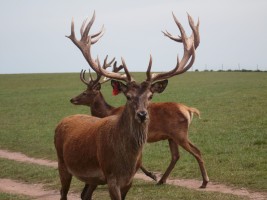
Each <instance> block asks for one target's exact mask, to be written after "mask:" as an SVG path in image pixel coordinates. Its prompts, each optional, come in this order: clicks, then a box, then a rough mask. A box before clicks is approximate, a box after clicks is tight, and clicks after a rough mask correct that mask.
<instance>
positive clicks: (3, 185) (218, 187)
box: [0, 150, 267, 200]
mask: <svg viewBox="0 0 267 200" xmlns="http://www.w3.org/2000/svg"><path fill="white" fill-rule="evenodd" d="M0 157H2V158H6V159H10V160H15V161H19V162H27V163H33V164H37V165H44V166H48V167H53V168H56V167H57V162H54V161H50V160H45V159H36V158H30V157H28V156H26V155H24V154H22V153H19V152H10V151H6V150H0ZM135 178H137V179H141V180H144V181H151V179H150V178H148V177H147V176H145V175H144V174H141V173H137V174H136V175H135ZM167 184H170V185H176V186H180V187H185V188H189V189H194V190H199V191H210V192H220V193H225V194H233V195H237V196H247V197H249V198H250V199H255V200H265V199H267V194H266V193H262V192H251V191H248V190H247V189H245V188H241V189H239V188H233V187H229V186H226V185H223V184H219V183H213V182H209V184H208V186H207V188H206V189H199V186H200V184H201V181H198V180H193V179H169V180H167ZM0 191H3V192H9V193H14V194H24V195H27V196H32V197H36V198H37V199H42V200H50V199H51V200H52V199H58V198H59V192H58V191H51V190H45V189H44V188H43V187H42V185H41V184H25V183H20V182H17V181H14V180H10V179H0ZM77 198H78V195H74V194H71V196H70V199H77Z"/></svg>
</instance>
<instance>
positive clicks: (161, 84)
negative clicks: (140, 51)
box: [68, 13, 200, 123]
mask: <svg viewBox="0 0 267 200" xmlns="http://www.w3.org/2000/svg"><path fill="white" fill-rule="evenodd" d="M173 18H174V21H175V23H176V25H177V26H178V28H179V30H180V32H181V36H178V37H174V36H173V35H171V34H170V33H169V32H167V31H166V32H163V33H164V35H165V36H167V37H169V38H170V39H172V40H174V41H176V42H179V43H182V44H183V47H184V55H183V57H182V59H181V61H180V60H179V58H178V57H177V64H176V66H175V67H174V69H172V70H170V71H168V72H164V73H158V74H153V75H152V74H151V72H150V71H151V66H152V57H151V56H150V61H149V65H148V68H147V72H146V75H147V78H146V80H145V81H143V82H141V83H137V82H136V81H134V79H133V78H132V76H131V75H130V73H129V71H128V68H127V66H126V64H125V61H124V59H123V58H122V66H123V68H124V71H125V74H123V75H122V74H120V73H118V72H109V71H107V69H106V68H107V66H108V65H110V64H111V63H112V62H113V61H114V59H113V60H112V61H111V62H110V63H107V57H106V58H105V60H104V63H103V65H102V66H101V64H100V61H99V59H98V58H97V59H93V58H92V56H91V46H92V45H93V44H95V43H96V42H97V41H98V40H99V39H100V38H101V37H102V36H103V33H104V30H103V27H102V29H101V30H100V31H99V32H98V33H96V34H93V35H89V31H90V29H91V26H92V24H93V23H94V20H95V13H94V15H93V17H92V19H91V20H90V21H89V22H88V20H85V21H84V23H83V25H82V27H81V29H80V33H81V39H80V40H77V39H76V37H75V32H74V22H73V21H72V26H71V35H70V36H68V38H70V39H71V40H72V42H73V43H74V44H75V45H76V46H77V47H78V48H79V49H80V50H81V52H82V53H83V55H84V57H85V59H86V60H87V62H88V64H89V65H90V66H91V68H92V69H93V70H94V71H95V72H96V73H97V74H100V75H101V76H105V77H108V78H110V79H113V80H112V82H111V84H112V86H113V88H114V89H115V90H116V91H119V92H122V93H123V94H124V95H125V97H126V99H127V103H126V109H129V110H130V112H132V116H135V119H136V120H137V121H138V122H139V123H144V122H146V121H147V119H148V116H149V115H148V111H147V110H148V106H149V102H150V100H151V99H152V97H153V94H154V93H161V92H163V91H164V89H165V88H166V86H167V84H168V81H167V79H168V78H171V77H172V76H175V75H179V74H182V73H184V72H186V71H187V70H188V69H190V67H191V66H192V65H193V63H194V60H195V49H196V48H197V47H198V45H199V42H200V37H199V30H198V29H199V22H198V23H197V25H195V24H194V21H193V19H192V18H191V16H190V15H188V20H189V25H190V27H191V29H192V31H193V33H192V34H191V36H190V37H187V35H186V33H185V31H184V28H183V27H182V25H181V24H180V22H179V21H178V20H177V19H176V17H175V16H174V14H173Z"/></svg>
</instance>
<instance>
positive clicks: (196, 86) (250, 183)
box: [0, 72, 267, 199]
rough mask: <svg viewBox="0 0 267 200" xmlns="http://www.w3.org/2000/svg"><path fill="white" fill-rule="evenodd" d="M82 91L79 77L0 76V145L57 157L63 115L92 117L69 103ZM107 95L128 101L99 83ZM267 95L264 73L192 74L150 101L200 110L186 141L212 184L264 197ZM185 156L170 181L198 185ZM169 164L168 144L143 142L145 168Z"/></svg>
mask: <svg viewBox="0 0 267 200" xmlns="http://www.w3.org/2000/svg"><path fill="white" fill-rule="evenodd" d="M135 77H136V79H137V80H142V78H143V77H144V73H142V74H141V73H135ZM84 89H85V85H83V84H82V83H81V81H80V80H79V74H78V73H77V74H19V75H0V105H1V106H0V119H1V122H0V130H1V131H0V148H1V149H9V150H12V151H20V152H23V153H24V154H26V155H28V156H33V157H39V158H47V159H52V160H56V154H55V149H54V144H53V136H54V128H55V127H56V125H57V123H58V122H59V121H60V120H61V119H62V118H63V117H65V116H68V115H72V114H76V113H84V114H87V113H89V108H88V107H85V106H74V105H72V104H71V103H70V102H69V100H70V98H71V97H73V96H76V95H77V94H79V93H81V92H82V91H83V90H84ZM102 91H103V93H104V96H105V97H106V99H107V101H108V102H109V103H110V104H112V105H114V106H120V105H123V104H124V102H125V99H124V97H123V96H122V95H120V96H116V97H114V96H111V87H110V85H109V83H107V84H106V85H103V86H102ZM266 91H267V73H241V72H188V73H185V74H184V75H181V76H178V77H174V78H172V79H170V81H169V85H168V87H167V89H166V90H165V91H164V93H162V94H160V95H154V98H153V101H154V102H165V101H174V102H180V103H184V104H186V105H188V106H192V107H196V108H198V109H199V110H200V111H201V119H198V118H194V120H193V123H192V125H191V128H190V133H189V138H190V140H191V141H192V142H193V143H194V144H196V146H197V147H199V149H200V150H201V152H202V154H203V158H204V160H205V164H206V167H207V171H208V174H209V177H210V179H211V181H213V182H220V183H224V184H227V185H231V186H235V187H240V188H241V187H246V188H248V189H251V190H255V191H265V192H266V191H267V134H266V130H267V117H266V113H267V92H266ZM180 152H181V158H180V160H179V161H178V162H177V164H176V167H175V168H174V170H173V172H172V173H171V177H178V178H190V179H199V180H201V175H200V171H199V169H198V164H197V162H196V160H195V159H194V158H193V157H192V156H191V155H190V154H189V153H187V152H185V151H184V150H182V149H181V148H180ZM169 162H170V153H169V148H168V142H167V141H162V142H158V143H150V144H147V145H146V147H145V151H144V154H143V164H144V166H146V168H147V169H149V170H151V171H160V172H164V171H165V169H166V167H167V165H168V164H169ZM8 163H9V162H7V161H6V162H4V161H2V162H0V168H3V166H4V165H10V166H9V168H12V166H14V164H11V163H9V164H8ZM23 173H24V172H23ZM45 175H46V174H44V176H45ZM5 176H7V177H8V176H10V177H12V172H10V173H9V172H8V171H7V175H5ZM21 176H22V175H21ZM25 176H27V173H26V172H25ZM49 176H50V173H49V172H47V177H49ZM54 178H55V177H54ZM56 178H58V177H56ZM42 179H46V178H45V177H39V178H38V182H44V183H46V180H44V181H42ZM23 180H24V179H23ZM136 184H137V185H138V183H136ZM136 184H135V185H136ZM142 184H144V183H142ZM145 187H147V188H148V189H147V190H148V191H151V193H153V192H155V193H162V194H158V195H159V196H160V195H166V194H169V193H168V190H173V189H169V186H164V187H162V188H160V189H158V188H154V186H153V185H152V184H145ZM171 188H172V187H171ZM175 189H176V188H175ZM131 190H133V192H132V193H131V195H132V196H131V199H135V195H136V197H138V196H139V195H140V193H138V190H140V191H141V193H142V195H144V196H146V194H145V193H146V190H143V189H142V188H141V187H140V186H138V187H137V188H132V189H131ZM178 192H180V193H182V194H184V195H185V196H187V195H188V196H190V195H191V194H192V195H194V194H193V193H199V195H200V196H204V197H205V195H208V194H207V193H200V192H193V191H190V190H182V189H179V190H178ZM149 194H150V193H149ZM150 195H153V194H150ZM179 197H180V198H181V196H179ZM166 199H168V198H166ZM169 199H171V197H170V198H169ZM182 199H186V198H182ZM189 199H190V198H189ZM191 199H194V198H193V197H192V198H191ZM198 199H200V198H198ZM203 199H205V198H203ZM210 199H212V198H210ZM222 199H223V198H222ZM227 199H232V198H230V197H229V198H227Z"/></svg>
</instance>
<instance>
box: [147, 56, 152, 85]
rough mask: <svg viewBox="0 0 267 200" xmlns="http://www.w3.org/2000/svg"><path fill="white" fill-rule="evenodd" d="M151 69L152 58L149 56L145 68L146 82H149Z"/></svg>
mask: <svg viewBox="0 0 267 200" xmlns="http://www.w3.org/2000/svg"><path fill="white" fill-rule="evenodd" d="M151 67H152V56H151V54H150V58H149V64H148V67H147V70H146V77H147V79H146V80H147V81H150V80H151V78H152V76H151V73H150V72H151Z"/></svg>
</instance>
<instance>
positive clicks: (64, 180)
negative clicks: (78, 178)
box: [58, 161, 72, 200]
mask: <svg viewBox="0 0 267 200" xmlns="http://www.w3.org/2000/svg"><path fill="white" fill-rule="evenodd" d="M58 171H59V176H60V181H61V190H60V194H61V198H60V199H61V200H67V194H68V192H69V189H70V183H71V179H72V175H71V174H70V173H69V172H68V170H67V168H66V166H65V164H64V163H63V162H60V161H59V162H58Z"/></svg>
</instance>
